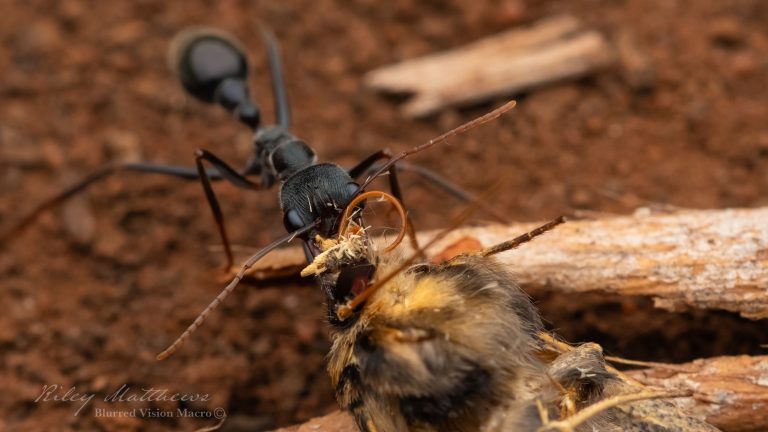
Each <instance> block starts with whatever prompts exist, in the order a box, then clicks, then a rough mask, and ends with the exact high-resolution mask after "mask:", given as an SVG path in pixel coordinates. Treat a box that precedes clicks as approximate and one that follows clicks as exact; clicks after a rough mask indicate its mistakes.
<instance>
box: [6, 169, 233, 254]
mask: <svg viewBox="0 0 768 432" xmlns="http://www.w3.org/2000/svg"><path fill="white" fill-rule="evenodd" d="M120 171H136V172H141V173H150V174H163V175H170V176H174V177H179V178H182V179H186V180H197V179H198V178H199V173H198V171H197V169H195V168H188V167H178V166H170V165H157V164H149V163H141V162H140V163H125V164H109V165H105V166H103V167H102V168H101V169H99V170H97V171H95V172H93V173H91V174H89V175H88V176H86V177H85V178H84V179H82V180H80V181H79V182H77V183H75V184H74V185H72V186H70V187H68V188H66V189H64V190H63V191H61V192H59V193H57V194H56V195H54V196H52V197H51V198H48V199H47V200H45V201H43V202H42V203H40V204H38V206H37V207H35V208H34V209H32V211H31V212H30V213H29V214H27V215H26V216H24V217H23V218H22V219H21V220H20V221H19V222H17V223H16V224H15V225H14V226H13V227H12V228H11V229H9V230H8V231H6V232H4V233H2V234H0V243H5V242H7V241H9V240H10V239H12V238H13V237H15V236H16V235H18V234H19V233H20V232H21V231H23V230H24V229H25V228H27V227H28V226H29V225H31V224H32V223H33V222H34V221H35V220H37V218H38V217H39V216H40V215H41V214H43V213H44V212H45V211H47V210H50V209H52V208H54V207H56V206H57V205H59V204H61V203H63V202H64V201H66V200H67V199H69V198H71V197H73V196H75V195H77V194H78V193H80V192H82V191H84V190H85V189H86V188H87V187H88V186H90V185H92V184H93V183H96V182H97V181H99V180H102V179H105V178H107V177H109V176H110V175H112V174H115V173H117V172H120ZM206 172H207V174H208V176H209V178H210V179H211V180H215V181H218V180H221V179H222V178H223V177H222V176H221V175H220V174H219V173H218V171H216V170H208V171H206Z"/></svg>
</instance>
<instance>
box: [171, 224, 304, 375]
mask: <svg viewBox="0 0 768 432" xmlns="http://www.w3.org/2000/svg"><path fill="white" fill-rule="evenodd" d="M314 226H315V224H310V225H306V226H304V227H302V228H299V229H298V230H296V231H294V232H291V233H288V234H286V235H284V236H282V237H280V238H279V239H277V240H275V241H274V242H272V243H270V244H268V245H267V246H265V247H263V248H262V249H261V250H259V251H258V252H256V253H255V254H254V255H253V256H252V257H250V258H248V261H246V262H245V264H243V266H242V267H241V268H240V271H238V272H237V274H236V275H235V277H234V279H232V282H230V283H229V285H227V286H226V287H225V288H224V289H223V290H222V291H221V292H220V293H219V295H217V296H216V298H215V299H213V301H212V302H211V303H210V304H209V305H208V307H206V308H205V309H204V310H203V311H202V312H200V315H198V316H197V318H195V321H194V322H192V324H190V325H189V327H187V329H186V330H184V333H182V334H181V336H179V337H178V338H177V339H176V340H175V341H174V342H173V343H172V344H171V346H169V347H168V348H166V349H165V351H163V352H161V353H160V354H158V355H157V357H156V359H157V360H165V359H167V358H168V357H170V356H171V355H172V354H173V353H175V352H176V351H177V350H178V349H179V348H180V347H181V345H183V344H184V342H185V341H186V340H187V339H188V338H189V336H191V335H192V333H194V332H195V330H197V328H198V327H200V325H201V324H202V323H203V322H204V321H205V319H206V318H207V317H208V315H210V313H211V312H213V311H214V310H215V309H216V308H217V307H218V306H219V304H221V302H222V301H223V300H224V299H225V298H226V297H227V296H228V295H229V294H230V293H231V292H232V291H233V290H234V289H235V287H236V286H237V284H238V283H240V281H241V280H242V279H243V277H244V276H245V272H246V271H248V269H249V268H251V267H253V265H254V264H255V263H256V261H258V260H260V259H262V258H264V256H265V255H267V254H268V253H270V252H272V251H273V250H274V249H276V248H277V247H278V246H281V245H282V244H283V243H289V242H290V241H291V240H293V239H294V238H296V237H297V236H300V235H302V234H305V233H307V232H309V230H311V229H312V228H314Z"/></svg>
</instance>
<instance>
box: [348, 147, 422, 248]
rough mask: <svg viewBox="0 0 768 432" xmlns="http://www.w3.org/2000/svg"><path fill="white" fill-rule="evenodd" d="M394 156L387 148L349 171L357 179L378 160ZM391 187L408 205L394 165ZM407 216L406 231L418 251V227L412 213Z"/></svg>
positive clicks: (390, 169)
mask: <svg viewBox="0 0 768 432" xmlns="http://www.w3.org/2000/svg"><path fill="white" fill-rule="evenodd" d="M392 157H393V154H392V152H391V151H389V150H387V149H384V150H379V151H377V152H376V153H374V154H372V155H370V156H368V157H367V158H365V159H363V160H362V161H361V162H360V163H358V164H357V165H355V166H354V167H352V168H351V169H350V170H349V171H348V173H349V176H350V177H352V178H353V179H356V178H358V177H360V176H361V175H363V174H364V173H366V172H368V171H369V170H370V169H371V167H372V166H373V165H374V164H375V163H376V162H378V161H380V160H382V159H391V158H392ZM389 189H390V191H391V192H392V195H394V197H395V198H397V199H398V201H400V203H401V204H402V205H403V207H406V205H405V202H404V201H403V192H402V190H401V189H400V182H399V181H398V180H397V168H395V166H394V165H393V166H392V167H390V168H389ZM406 208H407V207H406ZM405 218H406V225H407V226H406V232H407V233H408V238H409V239H410V241H411V247H413V250H416V251H418V250H419V242H418V241H417V240H416V229H415V228H414V226H413V221H412V220H411V215H410V214H409V213H408V212H406V213H405Z"/></svg>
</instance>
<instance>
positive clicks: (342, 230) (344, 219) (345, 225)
mask: <svg viewBox="0 0 768 432" xmlns="http://www.w3.org/2000/svg"><path fill="white" fill-rule="evenodd" d="M368 198H381V199H383V200H385V201H389V203H390V204H392V206H393V207H394V208H395V210H397V213H398V214H399V215H400V221H401V222H402V223H401V226H400V232H399V233H398V234H397V238H396V239H395V240H394V241H393V242H392V243H391V244H390V245H389V246H387V247H386V248H385V249H384V251H385V252H391V251H393V250H394V249H395V248H396V247H397V246H398V245H399V244H400V243H401V242H402V241H403V238H404V237H405V234H406V232H407V230H408V216H407V215H406V214H405V209H404V208H403V205H402V204H400V201H399V200H398V199H397V198H395V197H394V196H392V195H390V194H388V193H386V192H381V191H369V192H364V193H362V194H360V195H358V196H356V197H355V198H353V199H352V201H350V202H349V204H347V207H346V208H345V209H344V213H343V214H342V216H341V225H340V226H339V237H341V236H343V235H346V233H347V230H348V229H349V220H350V218H351V216H352V212H353V211H354V210H355V207H356V206H357V205H358V204H360V203H361V202H363V201H365V200H366V199H368Z"/></svg>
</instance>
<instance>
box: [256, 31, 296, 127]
mask: <svg viewBox="0 0 768 432" xmlns="http://www.w3.org/2000/svg"><path fill="white" fill-rule="evenodd" d="M261 37H262V38H263V39H264V44H265V45H266V46H267V59H268V61H269V73H270V75H271V76H272V96H273V97H274V98H275V117H277V124H278V125H280V126H281V127H282V128H283V129H285V130H288V128H290V126H291V108H290V106H289V105H288V95H287V93H286V91H285V82H284V81H283V67H282V62H281V61H280V48H279V47H278V45H277V40H276V39H275V35H274V34H272V32H270V31H269V30H266V29H264V28H262V29H261Z"/></svg>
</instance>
